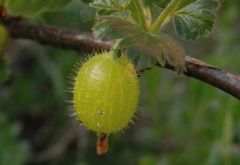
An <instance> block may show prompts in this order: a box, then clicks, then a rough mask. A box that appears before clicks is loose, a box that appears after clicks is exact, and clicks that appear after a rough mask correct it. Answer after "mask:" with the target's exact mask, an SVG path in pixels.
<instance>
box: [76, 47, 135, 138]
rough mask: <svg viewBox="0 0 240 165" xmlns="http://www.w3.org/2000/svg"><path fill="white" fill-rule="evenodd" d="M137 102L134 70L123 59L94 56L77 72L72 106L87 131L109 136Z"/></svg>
mask: <svg viewBox="0 0 240 165" xmlns="http://www.w3.org/2000/svg"><path fill="white" fill-rule="evenodd" d="M138 98H139V81H138V77H137V74H136V70H135V67H134V65H133V64H132V62H131V61H130V60H129V59H128V57H127V56H125V55H122V56H120V57H118V56H116V55H115V53H114V52H113V51H110V52H102V53H97V54H95V55H94V56H93V57H91V58H89V60H87V61H86V62H85V63H84V64H83V65H82V67H81V68H80V69H79V71H78V72H77V76H76V78H75V83H74V91H73V105H74V109H75V113H76V117H77V119H78V120H80V121H81V122H82V123H83V125H85V127H87V128H88V129H89V130H92V131H94V132H100V133H106V134H110V133H112V132H117V131H119V130H121V129H123V128H124V127H126V126H127V125H128V123H129V122H130V121H131V119H132V117H133V116H134V113H135V112H136V108H137V102H138Z"/></svg>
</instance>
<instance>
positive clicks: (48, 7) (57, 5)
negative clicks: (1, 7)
mask: <svg viewBox="0 0 240 165" xmlns="http://www.w3.org/2000/svg"><path fill="white" fill-rule="evenodd" d="M70 1H71V0H5V6H6V7H7V9H8V11H9V12H10V13H11V14H13V15H22V16H26V17H33V16H36V15H39V14H41V13H43V12H46V11H53V10H58V9H61V8H63V7H64V6H65V5H67V4H68V3H69V2H70Z"/></svg>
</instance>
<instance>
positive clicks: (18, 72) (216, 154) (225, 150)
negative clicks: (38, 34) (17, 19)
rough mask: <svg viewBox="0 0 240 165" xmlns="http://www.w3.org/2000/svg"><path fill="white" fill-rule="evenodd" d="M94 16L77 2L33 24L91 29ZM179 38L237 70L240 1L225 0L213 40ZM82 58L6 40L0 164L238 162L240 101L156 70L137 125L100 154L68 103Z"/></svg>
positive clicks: (199, 54) (192, 50)
mask: <svg viewBox="0 0 240 165" xmlns="http://www.w3.org/2000/svg"><path fill="white" fill-rule="evenodd" d="M94 15H95V11H94V10H93V9H92V8H89V7H88V5H87V4H86V3H83V2H81V1H79V0H75V1H73V2H72V3H71V4H69V5H68V6H67V7H66V8H65V9H64V10H62V11H60V12H54V13H45V14H43V15H41V16H39V17H37V18H35V19H32V20H30V21H31V22H34V23H35V24H38V23H39V24H49V25H55V26H58V27H63V28H69V29H73V30H78V31H80V32H90V30H91V27H92V25H93V23H94ZM169 33H172V34H173V31H172V30H171V28H170V30H169ZM179 41H180V42H181V43H182V45H183V46H184V47H185V49H186V52H187V54H189V55H190V56H193V57H196V58H199V59H201V60H204V61H206V62H208V63H210V64H213V65H216V66H217V67H220V68H223V69H224V70H227V71H230V72H232V73H235V74H240V60H239V59H240V58H239V57H240V56H239V55H240V54H239V52H240V3H239V1H237V0H229V1H228V0H225V1H222V6H221V9H220V11H218V19H217V23H216V26H215V28H214V31H213V33H212V34H211V36H210V37H209V38H207V39H201V40H200V41H198V42H186V41H182V40H180V39H179ZM83 55H84V54H78V53H76V52H74V51H69V50H63V49H57V48H53V47H49V46H46V45H45V46H44V45H39V44H37V43H34V42H31V41H26V40H11V41H10V42H9V44H8V46H7V51H6V53H5V56H6V57H7V60H8V62H9V64H10V70H11V77H10V79H9V80H8V81H7V82H6V83H5V84H3V85H1V86H0V165H23V164H59V165H61V164H62V165H64V164H73V165H94V164H103V165H108V164H114V165H120V164H126V165H135V164H139V165H181V164H184V165H204V164H206V165H239V164H240V102H239V100H237V99H235V98H233V97H231V96H230V95H228V94H226V93H223V92H222V91H220V90H218V89H216V88H214V87H211V86H209V85H207V84H204V83H202V82H200V81H198V80H195V79H191V78H186V77H184V76H178V75H177V74H176V73H173V72H171V71H168V70H164V69H160V68H157V67H156V68H153V69H152V70H150V71H147V72H145V74H144V75H143V76H142V77H141V78H140V82H141V98H140V101H139V106H140V110H139V111H138V113H137V117H138V119H135V125H131V126H130V128H128V129H125V130H124V131H123V132H119V133H117V134H113V135H112V136H111V137H110V151H109V153H108V154H106V155H104V156H100V157H99V156H97V155H96V153H95V144H96V136H95V134H94V133H91V132H89V131H87V130H86V129H85V128H83V127H81V126H79V124H78V122H77V121H76V120H75V119H74V118H73V117H71V113H72V112H71V110H70V108H69V103H67V101H68V100H69V99H70V98H71V93H69V92H67V91H68V90H69V88H71V81H72V80H71V79H70V78H69V77H70V76H71V75H72V74H73V71H74V65H75V64H76V63H79V61H81V57H82V56H83Z"/></svg>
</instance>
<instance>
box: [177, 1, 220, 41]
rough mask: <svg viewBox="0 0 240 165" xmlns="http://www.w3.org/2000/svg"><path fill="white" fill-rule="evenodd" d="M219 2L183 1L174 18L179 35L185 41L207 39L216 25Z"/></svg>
mask: <svg viewBox="0 0 240 165" xmlns="http://www.w3.org/2000/svg"><path fill="white" fill-rule="evenodd" d="M218 6H219V2H218V1H217V0H182V1H181V2H180V3H179V5H178V8H177V10H176V12H175V13H174V17H173V24H174V27H175V30H176V32H177V34H178V35H179V36H180V37H182V38H184V39H191V40H197V39H199V38H201V37H206V36H208V35H209V33H210V32H211V30H212V28H213V25H214V23H215V19H216V16H215V11H216V9H217V8H218Z"/></svg>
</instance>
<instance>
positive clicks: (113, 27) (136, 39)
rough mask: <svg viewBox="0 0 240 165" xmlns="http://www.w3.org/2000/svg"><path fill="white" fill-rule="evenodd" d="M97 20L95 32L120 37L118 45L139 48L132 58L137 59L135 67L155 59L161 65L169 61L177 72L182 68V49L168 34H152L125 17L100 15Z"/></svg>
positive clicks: (150, 62) (150, 64) (103, 37)
mask: <svg viewBox="0 0 240 165" xmlns="http://www.w3.org/2000/svg"><path fill="white" fill-rule="evenodd" d="M98 20H99V21H100V22H99V23H98V24H97V25H96V26H95V27H94V28H93V30H94V34H95V35H96V36H97V37H99V38H102V39H105V40H112V39H122V41H121V42H120V44H119V48H122V49H129V51H131V52H133V51H132V50H135V51H138V52H139V55H138V56H135V55H133V56H135V57H133V56H132V59H135V60H136V59H137V61H135V63H136V64H137V67H138V69H144V68H146V67H152V66H153V65H155V64H156V60H157V61H158V63H159V64H160V65H162V66H164V65H165V64H166V62H168V63H169V64H171V65H172V66H175V69H176V70H177V71H179V72H182V71H183V70H184V55H185V52H184V50H183V49H182V48H181V46H179V45H178V44H177V43H176V42H175V41H174V40H173V39H172V38H171V37H169V36H168V35H165V34H162V33H161V34H151V33H149V32H147V31H144V30H143V29H142V28H141V27H139V26H138V25H137V24H135V23H134V22H131V20H128V19H127V18H125V19H123V18H120V17H113V16H101V17H98ZM130 54H131V53H130ZM131 55H132V54H131ZM131 55H130V56H131ZM152 58H154V59H155V60H153V59H152ZM143 61H145V63H143Z"/></svg>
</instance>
